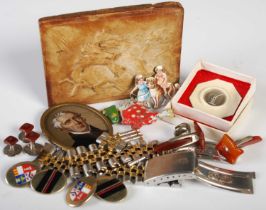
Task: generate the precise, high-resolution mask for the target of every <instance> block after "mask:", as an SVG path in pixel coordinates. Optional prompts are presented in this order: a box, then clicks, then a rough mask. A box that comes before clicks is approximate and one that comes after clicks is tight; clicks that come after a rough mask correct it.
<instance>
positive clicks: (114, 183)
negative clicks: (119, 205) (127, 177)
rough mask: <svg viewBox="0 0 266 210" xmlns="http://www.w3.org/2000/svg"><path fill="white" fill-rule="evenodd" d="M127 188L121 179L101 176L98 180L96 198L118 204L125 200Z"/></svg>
mask: <svg viewBox="0 0 266 210" xmlns="http://www.w3.org/2000/svg"><path fill="white" fill-rule="evenodd" d="M126 195H127V188H126V186H125V185H124V184H123V182H121V181H120V180H119V179H116V178H113V177H110V176H101V177H99V178H98V179H97V189H96V192H95V196H96V197H97V198H100V199H103V200H106V201H109V202H117V201H120V200H122V199H123V198H125V197H126Z"/></svg>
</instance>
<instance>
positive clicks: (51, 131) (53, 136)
mask: <svg viewBox="0 0 266 210" xmlns="http://www.w3.org/2000/svg"><path fill="white" fill-rule="evenodd" d="M62 111H63V112H64V111H65V112H75V113H78V114H80V115H82V116H83V118H85V120H86V123H88V124H89V125H90V126H94V127H96V128H99V129H101V130H103V131H105V132H107V133H109V134H110V135H112V134H113V126H112V123H111V122H110V121H109V119H108V118H107V117H105V116H104V115H103V114H102V113H101V112H100V111H98V110H97V109H95V108H92V107H90V106H87V105H85V104H77V103H64V104H59V105H55V106H52V107H50V108H48V109H47V110H46V111H45V112H44V113H43V114H42V117H41V120H40V124H41V129H42V131H43V133H44V135H45V136H46V137H47V138H48V140H49V141H50V142H51V143H53V144H55V145H57V146H59V147H61V148H62V149H65V150H67V149H71V148H73V145H71V144H70V143H69V142H70V141H71V137H70V136H69V135H68V134H66V133H65V132H63V131H60V129H58V128H55V127H54V126H53V125H52V119H53V118H52V116H55V115H56V113H59V112H62ZM89 117H91V119H90V120H89Z"/></svg>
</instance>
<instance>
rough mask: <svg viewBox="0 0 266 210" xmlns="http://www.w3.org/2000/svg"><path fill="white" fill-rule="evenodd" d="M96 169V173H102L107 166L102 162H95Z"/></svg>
mask: <svg viewBox="0 0 266 210" xmlns="http://www.w3.org/2000/svg"><path fill="white" fill-rule="evenodd" d="M96 168H97V171H98V173H104V172H105V171H106V170H107V166H106V164H105V163H104V162H103V161H97V162H96Z"/></svg>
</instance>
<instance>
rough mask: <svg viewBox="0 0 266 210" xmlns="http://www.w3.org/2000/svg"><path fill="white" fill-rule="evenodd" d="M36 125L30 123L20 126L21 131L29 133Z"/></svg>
mask: <svg viewBox="0 0 266 210" xmlns="http://www.w3.org/2000/svg"><path fill="white" fill-rule="evenodd" d="M33 128H34V125H32V124H30V123H24V124H23V125H22V126H20V128H19V130H20V131H22V132H25V133H29V132H31V131H32V130H33Z"/></svg>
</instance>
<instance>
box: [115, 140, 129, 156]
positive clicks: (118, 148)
mask: <svg viewBox="0 0 266 210" xmlns="http://www.w3.org/2000/svg"><path fill="white" fill-rule="evenodd" d="M126 146H127V143H125V142H120V143H119V144H117V145H116V146H115V151H116V152H117V153H121V152H122V151H123V150H124V149H125V148H126Z"/></svg>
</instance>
